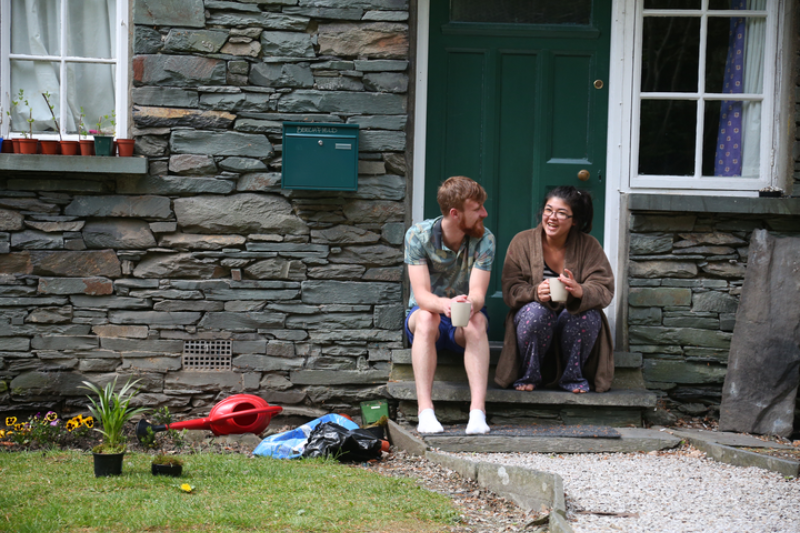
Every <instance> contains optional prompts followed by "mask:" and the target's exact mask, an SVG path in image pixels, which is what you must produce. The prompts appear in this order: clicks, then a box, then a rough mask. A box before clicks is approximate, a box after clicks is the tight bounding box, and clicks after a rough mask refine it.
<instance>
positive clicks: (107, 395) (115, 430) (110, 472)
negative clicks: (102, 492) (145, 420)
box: [81, 377, 146, 477]
mask: <svg viewBox="0 0 800 533" xmlns="http://www.w3.org/2000/svg"><path fill="white" fill-rule="evenodd" d="M138 382H139V381H138V380H137V381H131V380H128V381H127V382H126V383H125V385H123V386H122V388H121V389H120V390H119V392H116V391H115V390H114V389H116V387H117V378H116V377H115V378H114V381H113V382H111V383H108V384H106V386H105V387H104V388H102V389H101V388H100V387H98V386H97V385H95V384H94V383H91V382H89V381H84V382H83V384H84V386H83V387H81V388H84V389H86V390H89V391H91V392H92V393H93V394H94V395H96V396H97V400H96V401H95V399H94V398H93V397H92V395H87V396H88V398H89V401H90V402H91V405H90V406H89V411H90V412H91V413H92V416H93V417H94V419H95V420H99V421H100V425H101V426H102V429H97V428H95V431H97V432H99V433H100V434H101V435H103V442H102V444H99V445H98V446H95V447H94V448H92V453H93V454H94V475H95V476H96V477H101V476H118V475H120V474H121V473H122V459H123V457H124V456H125V449H126V446H125V435H124V434H123V430H124V429H125V423H126V422H128V421H129V420H130V419H131V418H133V417H134V416H136V415H138V414H141V413H144V412H145V411H146V409H145V408H144V407H137V408H133V407H131V405H130V404H131V400H132V399H133V398H134V396H136V394H137V392H138V391H137V390H134V389H133V387H134V385H136V384H137V383H138Z"/></svg>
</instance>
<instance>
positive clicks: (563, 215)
mask: <svg viewBox="0 0 800 533" xmlns="http://www.w3.org/2000/svg"><path fill="white" fill-rule="evenodd" d="M542 215H543V216H544V217H545V218H550V217H556V219H558V220H560V221H561V222H564V221H565V220H567V219H568V218H572V215H570V214H568V213H567V212H566V211H553V210H552V209H550V208H549V207H545V208H544V211H542Z"/></svg>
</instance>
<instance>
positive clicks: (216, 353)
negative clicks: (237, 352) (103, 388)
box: [183, 341, 231, 371]
mask: <svg viewBox="0 0 800 533" xmlns="http://www.w3.org/2000/svg"><path fill="white" fill-rule="evenodd" d="M183 369H184V370H205V371H222V370H230V369H231V341H184V342H183Z"/></svg>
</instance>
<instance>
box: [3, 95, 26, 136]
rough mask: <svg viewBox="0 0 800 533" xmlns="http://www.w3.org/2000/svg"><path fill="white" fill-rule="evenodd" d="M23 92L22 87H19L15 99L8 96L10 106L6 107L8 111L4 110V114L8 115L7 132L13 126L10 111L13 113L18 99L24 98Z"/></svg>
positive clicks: (11, 129)
mask: <svg viewBox="0 0 800 533" xmlns="http://www.w3.org/2000/svg"><path fill="white" fill-rule="evenodd" d="M23 94H24V93H23V91H22V89H20V90H19V94H18V95H17V99H16V100H15V99H13V98H11V97H10V96H9V97H8V99H9V101H10V102H11V106H10V107H9V108H8V111H6V116H7V117H8V131H9V133H10V132H11V131H13V129H14V126H13V123H12V119H13V116H12V113H14V110H15V109H16V108H17V106H19V104H20V101H21V100H24V97H23ZM6 96H8V93H6Z"/></svg>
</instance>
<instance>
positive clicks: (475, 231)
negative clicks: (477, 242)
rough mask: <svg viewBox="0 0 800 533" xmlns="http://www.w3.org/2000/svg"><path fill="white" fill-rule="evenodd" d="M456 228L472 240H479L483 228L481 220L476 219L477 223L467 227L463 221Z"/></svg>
mask: <svg viewBox="0 0 800 533" xmlns="http://www.w3.org/2000/svg"><path fill="white" fill-rule="evenodd" d="M458 226H459V229H460V230H461V231H463V232H464V233H466V234H467V235H469V236H470V237H472V238H473V239H480V238H481V237H483V231H484V227H483V220H481V219H478V221H477V222H475V224H473V225H472V226H469V227H468V226H467V225H465V224H464V221H463V220H462V221H460V222H459V224H458Z"/></svg>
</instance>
